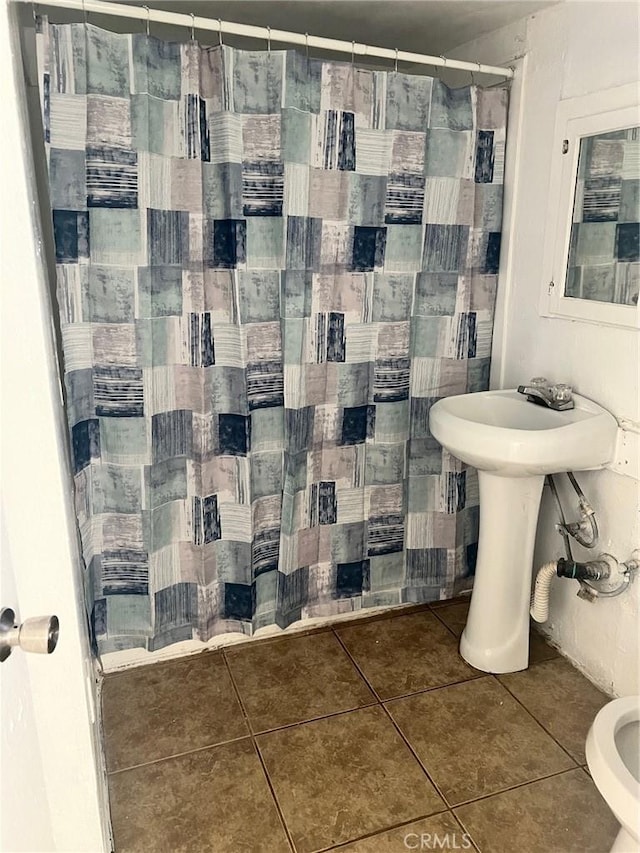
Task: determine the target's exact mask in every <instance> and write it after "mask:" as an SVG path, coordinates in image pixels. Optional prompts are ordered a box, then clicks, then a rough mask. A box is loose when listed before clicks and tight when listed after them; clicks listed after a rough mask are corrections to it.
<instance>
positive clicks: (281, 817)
mask: <svg viewBox="0 0 640 853" xmlns="http://www.w3.org/2000/svg"><path fill="white" fill-rule="evenodd" d="M222 657H223V658H224V662H225V664H226V667H227V672H228V673H229V678H230V679H231V684H232V685H233V689H234V691H235V694H236V698H237V699H238V702H239V704H240V709H241V711H242V714H243V716H244V719H245V722H246V724H247V726H248V728H249V731H250V732H251V745H252V746H253V749H254V752H255V754H256V755H257V757H258V761H259V762H260V767H262V772H263V773H264V778H265V781H266V783H267V786H268V788H269V791H270V792H271V797H272V798H273V803H274V805H275V807H276V812H277V814H278V820H279V821H280V824H281V826H282V829H283V830H284V834H285V835H286V837H287V841H288V842H289V847H290V848H291V850H292V851H293V853H296V847H295V844H294V843H293V838H292V837H291V833H290V832H289V827H288V826H287V822H286V820H285V819H284V814H283V813H282V809H281V808H280V803H279V802H278V798H277V797H276V792H275V790H274V788H273V785H272V784H271V779H270V777H269V772H268V770H267V765H266V764H265V763H264V759H263V757H262V753H261V752H260V748H259V747H258V742H257V741H256V739H255V736H254V733H253V727H252V725H251V722H250V720H249V714H248V713H247V709H246V708H245V706H244V702H243V701H242V696H241V695H240V690H239V689H238V685H237V684H236V680H235V678H234V677H233V673H232V672H231V667H230V665H229V661H228V660H227V656H226V654H225V653H224V651H223V653H222Z"/></svg>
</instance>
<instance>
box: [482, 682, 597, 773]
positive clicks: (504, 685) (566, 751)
mask: <svg viewBox="0 0 640 853" xmlns="http://www.w3.org/2000/svg"><path fill="white" fill-rule="evenodd" d="M493 677H494V678H495V679H496V681H497V682H498V684H499V685H500V686H501V687H504V689H505V690H506V691H507V693H508V694H509V695H510V696H513V698H514V699H515V700H516V702H517V703H518V705H520V707H522V708H524V710H525V711H526V712H527V714H529V716H530V717H531V719H532V720H534V721H535V722H536V724H537V725H539V726H540V728H541V729H542V731H543V732H545V733H546V734H548V735H549V737H550V738H551V740H553V742H554V743H556V744H557V745H558V746H559V747H560V749H561V750H562V751H563V752H564V753H565V754H566V755H568V756H569V758H570V759H571V761H573V763H574V765H575V766H576V767H579V766H580V762H579V761H577V760H576V759H575V758H574V757H573V755H571V753H570V752H569V750H568V749H566V748H565V747H564V746H563V745H562V744H561V743H560V741H559V740H558V738H557V737H555V735H553V734H551V732H550V731H549V729H547V727H546V726H543V725H542V723H541V722H540V720H539V719H538V718H537V717H536V715H535V714H534V713H533V711H530V710H529V709H528V708H527V706H526V705H525V704H524V702H521V701H520V699H518V697H517V696H516V695H515V693H512V692H511V690H509V688H508V687H507V685H506V684H504V683H503V682H502V681H500V679H499V678H498V676H497V675H494V676H493Z"/></svg>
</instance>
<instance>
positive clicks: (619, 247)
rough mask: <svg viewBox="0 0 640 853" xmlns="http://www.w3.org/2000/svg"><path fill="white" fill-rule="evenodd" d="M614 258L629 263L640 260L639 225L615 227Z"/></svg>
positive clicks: (626, 224)
mask: <svg viewBox="0 0 640 853" xmlns="http://www.w3.org/2000/svg"><path fill="white" fill-rule="evenodd" d="M616 258H617V259H618V261H624V262H631V263H634V262H635V261H638V260H640V223H638V222H624V223H620V224H619V225H616Z"/></svg>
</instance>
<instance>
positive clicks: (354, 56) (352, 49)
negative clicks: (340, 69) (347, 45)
mask: <svg viewBox="0 0 640 853" xmlns="http://www.w3.org/2000/svg"><path fill="white" fill-rule="evenodd" d="M355 61H356V43H355V42H354V41H352V42H351V64H352V65H353V64H354V63H355Z"/></svg>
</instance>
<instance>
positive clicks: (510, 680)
mask: <svg viewBox="0 0 640 853" xmlns="http://www.w3.org/2000/svg"><path fill="white" fill-rule="evenodd" d="M500 681H502V683H503V684H505V685H506V686H507V687H508V688H509V690H510V691H511V692H512V693H513V695H514V696H516V697H517V698H518V699H519V701H520V702H522V704H523V705H524V706H525V707H526V708H527V709H528V710H529V711H530V712H531V713H532V714H533V716H534V717H535V718H536V719H537V720H539V721H540V723H542V725H543V726H544V727H545V729H547V731H549V732H550V733H551V734H552V735H553V736H554V738H556V740H557V741H558V742H559V743H561V744H562V746H564V748H565V749H566V750H567V751H568V752H569V753H570V754H571V755H572V756H573V757H574V758H575V759H576V761H577V762H578V764H584V763H585V755H584V744H585V740H586V737H587V732H588V731H589V727H590V726H591V723H592V722H593V718H594V717H595V715H596V714H597V713H598V711H599V710H600V708H602V706H603V705H606V703H607V702H608V701H609V697H608V696H606V695H605V694H604V693H602V692H601V691H600V690H598V688H597V687H595V686H594V685H593V684H592V683H591V682H590V681H588V680H587V679H586V678H585V677H584V675H582V673H580V672H578V670H577V669H574V667H572V666H571V664H570V663H569V661H567V660H565V659H564V658H561V657H558V658H557V659H556V660H550V661H546V662H544V663H539V664H536V666H534V667H532V668H531V669H527V670H525V671H524V672H511V673H509V674H507V675H501V676H500Z"/></svg>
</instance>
